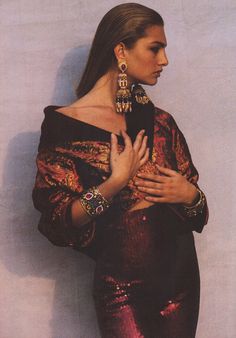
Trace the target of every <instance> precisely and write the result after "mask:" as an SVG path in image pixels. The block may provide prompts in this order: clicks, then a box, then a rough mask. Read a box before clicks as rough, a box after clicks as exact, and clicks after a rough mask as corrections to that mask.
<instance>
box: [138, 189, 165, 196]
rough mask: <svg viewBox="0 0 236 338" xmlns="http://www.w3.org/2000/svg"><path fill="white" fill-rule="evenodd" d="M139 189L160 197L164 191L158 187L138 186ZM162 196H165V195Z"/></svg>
mask: <svg viewBox="0 0 236 338" xmlns="http://www.w3.org/2000/svg"><path fill="white" fill-rule="evenodd" d="M138 190H139V191H142V192H145V193H147V194H150V195H152V196H158V197H160V195H161V194H162V191H161V190H159V189H156V188H148V187H138ZM161 196H162V197H164V196H163V195H161Z"/></svg>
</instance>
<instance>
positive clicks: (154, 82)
mask: <svg viewBox="0 0 236 338" xmlns="http://www.w3.org/2000/svg"><path fill="white" fill-rule="evenodd" d="M157 81H158V79H157V78H154V79H151V80H146V81H140V82H139V83H140V84H143V85H145V86H155V85H156V84H157Z"/></svg>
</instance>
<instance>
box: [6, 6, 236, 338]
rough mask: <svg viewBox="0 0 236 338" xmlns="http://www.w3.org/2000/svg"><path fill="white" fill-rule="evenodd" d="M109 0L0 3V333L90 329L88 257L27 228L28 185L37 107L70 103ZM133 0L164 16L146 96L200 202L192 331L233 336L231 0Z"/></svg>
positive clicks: (89, 337) (91, 337) (38, 334)
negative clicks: (167, 125) (183, 144)
mask: <svg viewBox="0 0 236 338" xmlns="http://www.w3.org/2000/svg"><path fill="white" fill-rule="evenodd" d="M119 3H120V2H119V1H114V0H100V1H94V0H88V1H78V0H77V1H75V0H34V1H31V0H11V1H7V0H1V1H0V12H1V33H0V34H1V38H0V53H1V54H0V69H1V76H0V95H1V100H0V112H1V125H0V128H1V130H0V140H1V142H0V147H1V148H0V149H1V155H0V156H1V169H0V170H1V173H0V178H1V202H0V208H1V236H0V240H1V244H0V276H1V277H0V290H1V292H0V304H1V308H0V338H42V337H43V338H96V337H99V334H98V330H97V323H96V318H95V311H94V308H93V304H92V297H91V293H90V292H91V285H92V278H93V268H94V264H93V262H92V261H91V260H90V259H88V258H87V257H85V256H83V255H81V254H78V253H77V252H74V251H71V250H70V249H61V248H57V247H53V246H52V245H51V244H50V243H49V242H48V241H47V240H46V239H44V238H43V237H42V236H41V235H40V234H39V233H38V231H37V227H36V226H37V221H38V218H39V214H38V212H37V211H35V210H34V209H33V206H32V202H31V189H32V186H33V181H34V176H35V170H36V169H35V165H34V159H35V155H36V147H37V144H38V139H39V129H40V124H41V122H42V119H43V114H42V110H43V108H44V107H45V106H47V105H48V104H67V103H69V102H71V101H73V100H74V96H73V90H74V88H75V86H76V83H77V79H78V78H79V75H80V73H81V69H82V67H83V65H84V61H85V58H86V55H87V51H88V46H89V45H90V43H91V40H92V37H93V35H94V31H95V29H96V26H97V24H98V22H99V20H100V19H101V17H102V16H103V14H104V13H105V12H107V10H108V9H110V8H111V7H113V6H114V5H116V4H119ZM141 3H143V4H146V5H147V6H150V7H153V8H154V9H156V10H158V11H159V12H160V13H161V14H162V15H163V17H164V19H165V21H166V33H167V37H168V48H167V53H168V56H169V61H170V64H169V66H168V67H167V69H166V70H165V71H164V72H163V74H162V77H161V79H160V81H159V84H158V86H157V87H154V88H151V90H150V93H151V95H152V98H153V99H154V101H155V102H156V104H157V105H159V106H160V107H162V108H164V109H166V110H168V111H169V112H171V113H172V114H173V115H174V116H175V118H176V120H177V122H178V124H179V126H180V128H181V129H182V130H183V131H184V134H185V136H186V138H187V140H188V143H189V146H190V149H191V152H192V155H193V158H194V162H195V164H196V166H197V168H198V170H199V172H200V177H201V179H200V185H201V187H202V188H203V189H204V190H205V192H206V194H207V196H208V201H209V207H210V221H209V224H208V225H207V227H206V228H205V230H204V232H203V233H202V234H200V235H199V234H196V236H195V238H196V242H197V250H198V254H199V263H200V269H201V280H202V298H201V311H200V318H199V326H198V334H197V338H234V337H236V322H235V317H236V296H235V285H236V271H235V260H236V258H235V251H236V248H235V243H236V239H235V238H236V237H235V235H236V233H235V232H236V231H235V224H236V212H235V211H236V208H235V204H234V202H235V186H236V180H235V169H236V166H235V160H234V158H235V147H234V145H235V144H234V141H235V127H236V123H235V114H236V112H235V107H236V101H235V87H236V79H235V66H236V64H235V55H236V42H235V37H236V34H235V33H236V32H235V23H236V2H235V0H224V1H223V0H198V1H194V0H172V1H166V0H159V1H157V0H153V1H145V2H144V1H141ZM233 201H234V202H233ZM179 338H181V337H179Z"/></svg>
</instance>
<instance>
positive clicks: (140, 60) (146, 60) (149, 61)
mask: <svg viewBox="0 0 236 338" xmlns="http://www.w3.org/2000/svg"><path fill="white" fill-rule="evenodd" d="M155 63H156V61H155V57H154V56H153V55H152V54H150V52H147V51H144V52H143V53H139V54H137V55H136V56H135V57H134V59H133V62H132V68H133V69H134V68H138V69H139V71H143V72H145V71H148V70H149V68H152V67H154V66H155Z"/></svg>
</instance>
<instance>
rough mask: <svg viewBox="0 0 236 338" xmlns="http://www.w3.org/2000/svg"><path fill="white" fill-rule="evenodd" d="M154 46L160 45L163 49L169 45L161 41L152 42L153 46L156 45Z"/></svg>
mask: <svg viewBox="0 0 236 338" xmlns="http://www.w3.org/2000/svg"><path fill="white" fill-rule="evenodd" d="M154 44H156V45H160V46H161V47H162V48H165V47H167V43H164V42H160V41H152V42H151V45H154Z"/></svg>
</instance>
